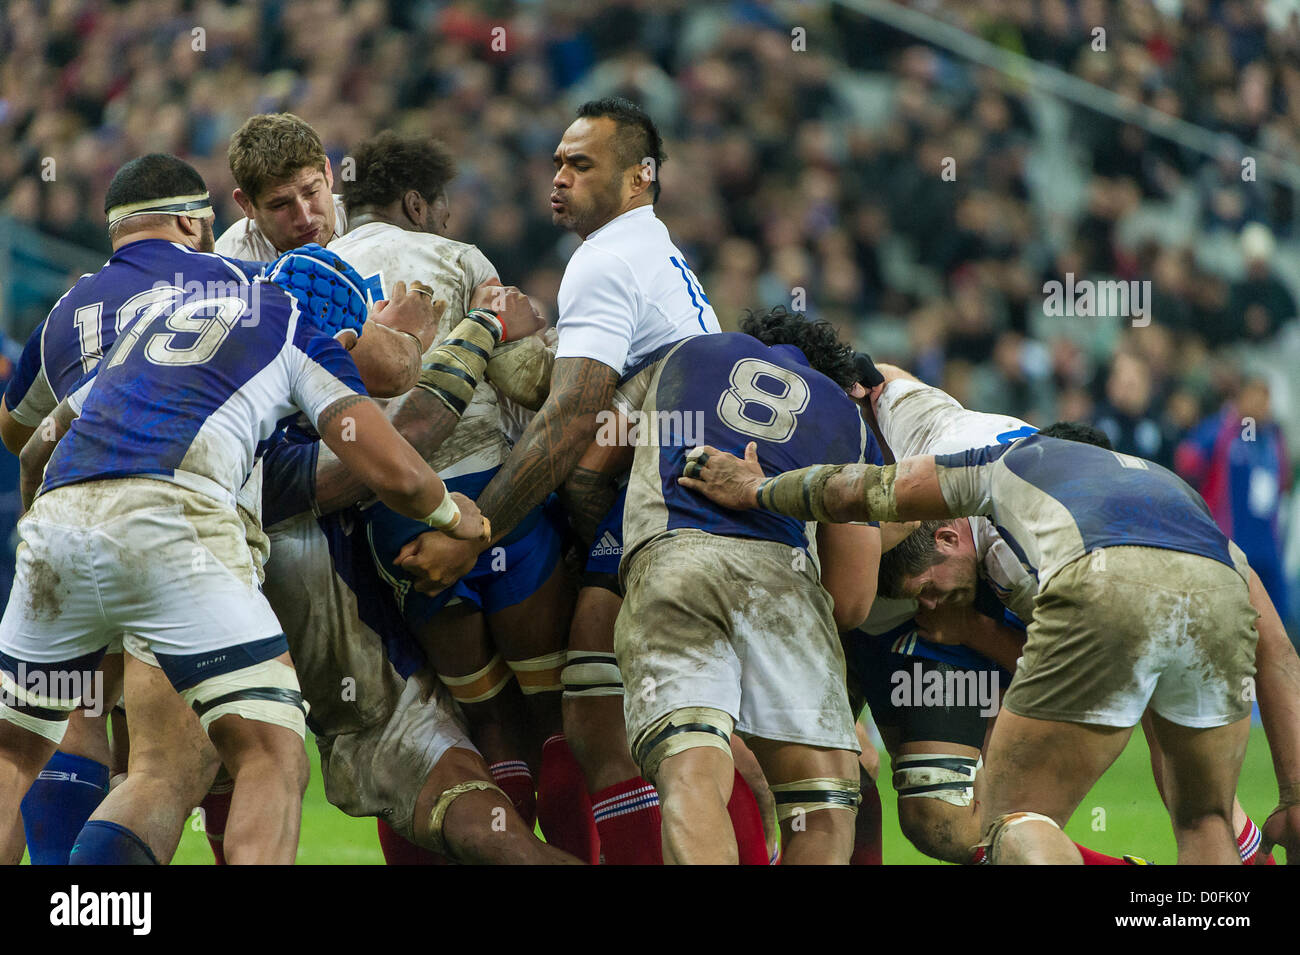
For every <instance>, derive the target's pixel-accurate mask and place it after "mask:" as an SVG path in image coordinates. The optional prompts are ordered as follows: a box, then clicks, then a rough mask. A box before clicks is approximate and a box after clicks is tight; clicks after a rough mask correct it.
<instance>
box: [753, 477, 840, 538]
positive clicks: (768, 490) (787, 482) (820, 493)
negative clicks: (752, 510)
mask: <svg viewBox="0 0 1300 955" xmlns="http://www.w3.org/2000/svg"><path fill="white" fill-rule="evenodd" d="M843 469H844V465H842V464H817V465H814V466H813V467H810V468H799V469H798V470H795V471H786V472H785V473H784V474H778V475H776V477H770V478H768V479H767V480H766V481H764V482H763V483H762V484H760V485H759V486H758V506H759V507H761V508H763V509H764V510H768V511H776V512H777V513H778V514H787V515H789V516H790V517H797V518H799V520H801V521H817V522H819V523H825V524H831V523H834V522H833V521H832V520H831V516H830V514H828V513H827V511H826V502H825V496H826V482H827V481H829V480H830V479H831V478H833V477H834V476H835V475H837V474H839V473H840V471H842V470H843Z"/></svg>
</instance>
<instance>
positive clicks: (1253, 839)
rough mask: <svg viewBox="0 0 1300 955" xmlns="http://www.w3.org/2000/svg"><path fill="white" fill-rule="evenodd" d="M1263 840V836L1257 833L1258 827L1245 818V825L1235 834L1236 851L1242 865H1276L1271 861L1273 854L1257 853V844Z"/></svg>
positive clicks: (1252, 821)
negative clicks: (1239, 855)
mask: <svg viewBox="0 0 1300 955" xmlns="http://www.w3.org/2000/svg"><path fill="white" fill-rule="evenodd" d="M1263 838H1264V834H1263V833H1261V832H1260V831H1259V826H1257V825H1255V822H1254V820H1252V819H1251V818H1250V817H1249V816H1247V817H1246V824H1245V825H1244V826H1242V827H1241V832H1239V833H1237V851H1238V852H1239V853H1241V864H1242V865H1277V862H1275V861H1274V860H1273V853H1271V852H1260V851H1259V844H1260V841H1261V840H1262V839H1263Z"/></svg>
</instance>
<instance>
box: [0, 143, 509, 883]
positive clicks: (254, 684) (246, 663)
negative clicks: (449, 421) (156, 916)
mask: <svg viewBox="0 0 1300 955" xmlns="http://www.w3.org/2000/svg"><path fill="white" fill-rule="evenodd" d="M186 169H188V167H186ZM188 171H189V174H190V175H192V176H193V177H194V179H196V180H197V184H201V179H198V177H197V174H194V173H193V170H188ZM190 184H191V186H193V185H196V183H194V181H193V180H191V181H190ZM119 186H120V188H119V189H118V190H110V193H109V195H108V197H107V199H106V206H107V209H108V213H109V220H110V232H111V233H112V232H113V231H114V230H115V229H117V230H119V232H120V231H134V230H135V229H136V228H139V229H140V230H141V231H143V230H144V229H149V230H150V231H153V232H156V233H158V234H157V235H155V236H154V237H152V238H146V239H143V240H140V241H138V242H133V243H131V245H132V247H133V248H132V249H131V252H132V254H133V255H136V256H145V257H146V258H147V259H148V260H149V261H148V262H147V266H146V267H144V268H142V269H140V270H139V272H138V273H137V275H136V277H135V282H136V286H137V288H136V291H137V292H138V293H139V297H138V298H137V299H136V301H135V303H134V304H135V305H138V306H141V307H143V308H145V311H144V312H142V314H141V315H140V317H139V318H138V319H136V320H135V321H134V322H132V323H129V324H130V327H129V330H128V331H126V333H125V334H123V335H122V336H121V337H119V339H118V341H117V342H116V343H115V345H114V347H113V349H112V350H111V351H110V352H109V354H108V355H107V356H105V360H104V361H103V362H101V363H100V365H99V366H98V367H97V368H96V370H95V371H96V373H95V375H94V377H93V379H90V380H88V381H86V382H85V383H84V384H83V385H81V386H80V387H79V388H78V389H77V390H76V391H75V392H74V393H73V394H72V395H71V396H69V398H67V399H65V400H64V402H62V403H61V404H60V406H59V408H58V409H56V413H55V414H56V420H57V425H58V433H59V434H62V433H63V432H64V431H65V430H66V431H67V434H68V437H67V438H66V440H63V441H60V442H59V443H58V444H57V447H55V449H54V452H53V456H52V457H50V458H49V464H48V466H47V467H45V468H44V482H43V483H42V485H41V488H40V492H39V496H38V497H37V498H36V500H35V502H34V504H33V506H32V509H31V511H30V512H29V514H28V515H27V516H26V517H25V518H24V520H23V522H22V523H21V526H20V532H21V533H22V535H23V539H24V543H25V545H26V547H25V548H24V550H23V552H22V557H21V569H20V575H19V577H18V579H17V580H16V581H15V585H14V591H13V594H12V595H11V599H10V601H9V604H8V607H7V608H6V612H5V617H4V620H3V622H0V663H3V667H4V670H5V671H6V687H7V688H9V689H10V692H11V695H12V698H13V704H14V705H6V706H5V708H4V709H3V711H0V715H2V716H3V717H4V720H5V722H4V724H3V725H2V726H0V751H2V752H3V757H2V761H0V765H3V771H2V772H0V786H2V789H0V805H2V806H3V812H4V815H3V818H0V824H2V825H3V827H4V828H3V830H0V844H2V845H5V846H10V845H12V844H13V841H14V840H13V829H14V822H15V821H16V820H15V818H14V817H15V812H14V811H15V810H16V808H17V802H18V799H19V798H21V796H22V794H23V792H24V791H25V790H26V789H27V786H28V784H30V782H31V780H32V778H34V777H35V775H36V772H37V771H38V770H39V768H40V766H41V765H42V764H43V763H44V762H45V760H46V759H48V757H49V755H50V753H51V752H52V751H53V749H54V746H55V745H56V744H57V743H58V741H59V739H60V737H61V736H62V734H63V729H64V724H65V721H66V716H67V712H68V711H70V710H71V709H74V708H75V707H76V706H77V699H76V698H75V694H73V693H68V694H66V695H63V694H61V695H58V696H50V695H46V694H37V693H33V692H32V690H31V687H32V686H33V685H37V683H38V682H39V681H37V680H35V679H34V678H35V677H41V678H44V679H46V680H47V681H48V680H49V679H50V677H51V676H52V675H58V676H62V677H63V678H65V679H66V678H68V675H69V674H75V675H76V677H77V678H79V679H81V680H83V681H84V680H86V679H88V678H89V676H90V672H91V671H93V669H94V666H95V665H96V664H97V662H98V659H99V657H100V656H101V655H102V653H103V649H104V647H105V646H106V645H107V644H108V642H109V641H110V640H111V639H112V637H113V636H114V635H115V634H116V633H120V632H126V633H127V637H126V642H128V643H132V642H134V643H138V644H139V645H141V646H144V647H148V648H149V649H151V650H153V652H154V653H155V655H156V656H157V658H158V662H159V663H160V664H161V665H162V669H163V671H164V672H165V673H166V675H167V677H168V679H169V680H170V682H171V683H172V685H173V686H174V687H176V690H177V691H179V692H180V693H181V694H182V696H183V697H184V699H185V702H186V703H188V704H190V705H191V706H193V707H194V709H195V712H196V713H197V714H198V715H199V721H200V724H201V725H202V726H203V728H204V730H205V731H206V732H207V733H208V735H209V736H210V738H211V739H212V741H213V744H214V745H215V747H216V749H217V751H218V752H219V753H220V755H221V756H222V758H223V760H224V761H225V763H226V765H227V766H228V767H229V768H230V769H231V772H232V776H233V778H234V781H235V786H234V795H233V800H232V807H231V820H230V833H229V836H228V843H229V851H230V855H231V861H253V862H255V861H277V862H289V861H292V859H293V854H294V851H295V850H296V845H297V830H298V818H299V807H300V801H301V795H302V789H303V787H304V786H305V782H306V759H305V754H304V752H303V750H302V746H301V740H302V736H303V732H304V726H303V712H302V706H301V697H300V694H299V692H298V687H297V681H296V679H295V677H294V674H293V669H292V664H291V662H290V661H289V657H288V653H287V648H286V645H285V640H284V636H283V633H282V631H281V629H280V627H279V625H278V623H277V622H276V620H275V618H274V615H273V614H272V613H271V611H270V608H269V607H268V606H267V604H266V601H265V598H263V597H262V595H261V593H260V592H259V591H258V588H257V573H256V568H255V566H254V563H255V561H254V558H253V556H252V554H251V552H250V550H249V548H248V545H247V543H246V539H245V532H244V525H243V523H242V521H241V520H240V518H239V516H238V513H237V511H236V507H235V498H236V492H237V491H238V489H239V487H240V485H241V484H242V483H243V481H244V477H245V475H247V473H248V472H249V471H250V470H251V468H252V467H253V464H254V462H255V460H256V459H257V457H258V454H259V452H260V450H261V448H260V447H259V446H258V445H259V442H262V441H264V440H265V438H267V437H269V436H270V434H271V433H272V432H273V431H274V430H275V428H276V427H277V423H278V422H280V421H282V420H283V419H285V417H286V415H288V414H290V412H293V411H295V409H298V410H302V411H303V412H305V413H306V414H307V416H308V417H309V418H310V419H311V420H312V421H313V424H314V425H315V426H316V427H317V428H318V429H319V430H320V431H321V433H322V436H323V437H324V439H325V440H326V442H327V443H329V444H330V445H331V446H336V447H337V450H338V453H339V457H340V459H342V460H344V461H345V462H346V463H347V464H348V466H349V467H350V468H351V469H352V470H354V471H355V472H356V473H357V474H358V476H359V477H360V478H361V479H362V480H364V481H366V482H367V483H368V484H369V485H370V486H371V487H372V488H373V489H374V490H375V491H376V493H378V494H379V495H380V496H381V498H382V499H386V500H388V501H390V502H391V503H393V504H396V505H397V506H398V507H400V508H402V509H403V510H404V511H406V512H407V513H416V512H423V513H424V514H425V515H427V518H428V520H429V521H430V522H431V523H433V524H436V525H437V526H439V527H443V528H446V530H447V531H449V532H451V533H460V534H468V535H472V536H482V534H483V533H484V531H485V527H484V525H483V524H482V521H481V518H480V517H479V515H478V513H477V510H476V509H475V508H474V507H473V505H472V503H471V502H469V501H467V500H466V501H464V502H463V504H462V508H463V510H462V509H458V508H457V501H456V500H455V499H454V498H453V497H452V496H451V495H450V494H448V493H447V492H446V491H445V489H444V488H443V486H442V484H441V482H440V481H439V480H438V478H437V475H436V474H434V473H433V472H432V471H431V470H430V469H429V468H428V466H427V465H425V464H424V462H423V460H421V459H420V458H419V456H418V455H417V454H416V453H415V452H414V450H413V449H411V448H410V446H409V445H407V444H405V442H403V441H402V440H401V438H400V436H398V435H397V434H396V432H394V431H393V429H392V427H391V425H389V424H388V422H387V421H386V419H384V418H383V415H382V414H381V413H380V412H379V411H378V409H377V408H376V407H375V406H374V404H373V403H372V402H370V401H369V399H368V398H366V397H365V395H364V387H363V386H362V384H361V382H360V379H359V378H358V377H357V375H356V369H355V365H353V364H352V363H351V361H350V359H348V357H347V353H346V351H345V350H344V349H343V348H342V346H340V345H339V344H338V343H337V342H336V341H334V340H333V339H331V338H329V337H327V336H326V335H325V334H324V333H322V332H321V331H319V330H318V329H316V328H314V327H313V326H311V325H309V324H307V323H306V322H304V321H300V320H299V308H298V305H297V303H296V302H295V301H294V300H293V299H291V298H289V297H288V296H287V295H286V294H285V293H284V292H282V291H281V290H279V289H278V288H276V287H274V286H272V285H270V284H266V283H257V284H253V283H250V282H249V280H248V278H247V275H246V274H245V273H244V272H243V271H241V270H240V269H239V268H237V267H236V266H234V265H232V264H231V263H229V262H228V261H227V260H225V259H223V258H221V257H219V256H215V255H210V254H203V253H196V252H194V251H192V249H191V248H187V247H186V246H185V245H183V244H180V240H184V239H186V238H187V237H189V236H190V235H191V233H193V234H195V235H200V236H201V235H202V233H203V218H201V217H202V216H203V213H204V212H207V214H208V216H210V214H211V209H210V204H208V203H206V201H204V202H203V203H199V196H197V195H195V193H194V189H193V188H191V189H190V191H189V193H182V192H177V191H175V190H174V189H172V190H169V191H166V192H165V193H164V194H162V195H159V194H158V192H157V183H156V182H154V183H150V182H148V181H147V180H146V181H144V182H140V181H135V182H133V181H130V180H129V178H127V179H124V180H123V181H122V182H121V183H119ZM187 195H188V196H189V197H190V198H189V199H187V200H185V201H181V200H182V199H183V198H184V197H185V196H187ZM191 213H193V214H191ZM124 223H125V225H124ZM208 235H209V236H210V232H209V233H208ZM156 275H177V276H183V277H184V278H185V279H186V281H185V283H184V285H182V286H180V287H172V286H166V285H163V286H160V285H159V284H158V283H157V282H155V281H153V277H154V276H156ZM232 281H233V282H234V284H235V290H234V291H235V294H226V295H220V296H217V297H209V296H207V295H205V293H204V290H210V289H213V288H216V287H220V288H226V289H228V288H229V287H230V284H231V283H232ZM193 287H197V288H198V289H199V290H200V291H198V292H194V291H189V289H191V288H193ZM146 296H147V297H148V298H149V302H148V304H147V305H146V303H145V301H144V299H145V297H146ZM124 297H125V296H124ZM128 301H129V298H128ZM252 309H256V310H257V311H256V313H255V314H256V317H257V321H256V322H249V321H245V322H241V321H240V318H241V316H244V314H245V312H250V311H251V310H252ZM122 324H126V323H122ZM223 346H224V347H223ZM250 383H255V384H256V385H257V387H251V386H250ZM92 385H93V387H91V386H92ZM72 419H75V420H72ZM352 427H355V428H356V434H355V435H354V436H352V437H353V440H344V434H343V429H344V428H352ZM160 439H161V440H160ZM38 443H39V444H42V445H48V443H47V442H36V441H34V442H31V443H29V449H30V448H31V446H32V445H33V444H38ZM39 453H40V455H41V457H44V456H45V455H46V454H47V453H48V452H46V451H44V450H43V449H42V450H41V451H40V452H39ZM27 457H28V453H27V449H25V451H24V458H25V459H26V458H27ZM24 464H25V466H26V465H27V464H28V462H27V460H25V461H24ZM39 470H40V466H39V462H38V463H37V468H36V471H37V473H39ZM84 553H90V554H91V555H92V557H93V560H90V561H86V560H85V558H84V557H79V556H77V555H80V554H84ZM94 594H97V595H98V601H91V600H90V599H89V598H90V596H91V595H94ZM177 594H181V595H182V596H180V597H177ZM55 619H57V625H55V623H54V620H55ZM129 652H130V653H131V654H132V655H131V656H128V657H127V661H126V667H125V669H126V676H125V682H126V692H127V700H128V706H129V707H130V708H131V709H132V710H133V711H134V712H137V713H145V714H149V715H153V713H154V712H155V711H154V710H153V709H152V707H153V706H154V705H155V704H156V702H157V700H156V697H157V696H159V695H160V694H159V693H158V692H157V688H156V687H155V686H154V685H153V684H152V683H149V682H148V681H147V680H146V681H145V682H144V683H142V681H141V680H140V675H141V671H140V667H139V666H138V665H136V663H135V656H134V651H129ZM24 673H25V674H26V680H25V681H24V682H27V683H28V685H26V686H24V685H23V684H22V683H18V682H16V677H17V678H20V679H21V678H22V677H23V674H24ZM145 676H146V677H147V673H146V674H145ZM83 685H84V684H83ZM172 692H173V691H172V690H171V689H170V688H168V689H167V690H166V693H172ZM151 693H152V695H151ZM148 722H150V720H149V719H148V718H146V723H148ZM160 729H161V728H159V727H154V732H158V731H159V730H160ZM138 735H139V734H138V733H137V738H138ZM295 737H296V738H295ZM139 788H140V787H139V786H136V785H133V783H132V778H131V774H128V778H127V780H126V781H125V782H124V783H123V784H122V785H121V786H120V787H118V788H117V789H116V790H114V791H113V793H111V794H110V795H109V797H108V798H107V799H106V800H105V802H104V804H103V805H101V806H100V808H99V810H98V811H97V813H96V817H97V818H96V819H92V820H91V821H90V822H89V823H87V825H86V827H85V828H84V829H83V830H82V833H81V835H80V836H79V837H78V840H77V845H76V846H75V847H74V849H73V861H74V862H77V861H82V862H99V861H116V862H121V861H153V860H154V859H155V858H157V857H163V858H166V857H169V856H170V853H171V851H173V850H174V847H175V842H176V839H177V838H179V832H180V825H181V824H182V823H183V819H184V817H183V816H181V817H180V819H179V820H177V821H176V823H175V825H174V827H173V826H166V825H159V826H158V827H157V829H158V830H159V831H158V832H155V831H150V832H148V833H143V834H142V833H136V832H133V831H132V830H131V829H130V828H128V827H127V826H124V825H122V824H120V823H119V822H115V821H112V820H113V819H114V818H115V817H114V813H113V809H114V807H121V808H122V814H123V815H125V816H127V817H131V816H132V812H133V810H134V811H135V814H136V815H140V814H141V810H139V809H138V805H133V804H138V803H139V802H140V801H141V798H142V794H141V793H140V792H139ZM143 813H144V814H145V815H147V809H146V810H143ZM164 830H171V831H164ZM160 833H161V834H160ZM153 846H158V847H159V848H160V850H161V851H160V852H158V853H154V852H153ZM78 852H80V853H81V857H80V858H78V856H77V853H78Z"/></svg>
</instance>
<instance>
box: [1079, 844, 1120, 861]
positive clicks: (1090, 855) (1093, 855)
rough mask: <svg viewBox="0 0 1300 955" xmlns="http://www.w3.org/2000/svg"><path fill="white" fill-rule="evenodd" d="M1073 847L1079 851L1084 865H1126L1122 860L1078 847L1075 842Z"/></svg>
mask: <svg viewBox="0 0 1300 955" xmlns="http://www.w3.org/2000/svg"><path fill="white" fill-rule="evenodd" d="M1074 847H1075V848H1076V849H1078V850H1079V855H1081V856H1083V864H1084V865H1128V863H1127V862H1125V861H1124V860H1123V859H1119V858H1116V857H1115V856H1108V855H1106V854H1104V853H1101V852H1097V851H1096V850H1095V849H1088V848H1086V847H1084V846H1081V845H1079V844H1078V843H1077V842H1076V843H1075V844H1074Z"/></svg>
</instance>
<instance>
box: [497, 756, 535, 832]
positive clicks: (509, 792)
mask: <svg viewBox="0 0 1300 955" xmlns="http://www.w3.org/2000/svg"><path fill="white" fill-rule="evenodd" d="M488 772H489V773H491V774H492V781H493V782H494V783H496V784H497V785H498V786H500V787H501V789H502V791H504V792H505V794H506V796H508V797H509V798H510V801H511V802H512V803H513V804H514V807H515V812H517V813H519V815H520V816H521V817H522V818H523V820H524V822H526V823H528V828H530V829H531V828H532V827H533V823H535V822H536V821H537V789H536V787H535V786H534V785H533V774H532V773H531V772H530V771H529V769H528V764H527V763H525V762H524V761H523V760H522V759H503V760H502V761H501V762H499V763H493V764H492V765H491V766H489V767H488Z"/></svg>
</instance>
